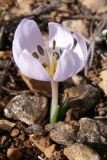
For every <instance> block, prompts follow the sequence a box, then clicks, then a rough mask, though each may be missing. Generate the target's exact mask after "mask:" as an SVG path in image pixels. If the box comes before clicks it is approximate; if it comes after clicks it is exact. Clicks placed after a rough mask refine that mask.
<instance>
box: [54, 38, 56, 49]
mask: <svg viewBox="0 0 107 160" xmlns="http://www.w3.org/2000/svg"><path fill="white" fill-rule="evenodd" d="M55 47H56V41H55V40H53V50H54V49H55Z"/></svg>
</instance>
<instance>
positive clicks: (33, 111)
mask: <svg viewBox="0 0 107 160" xmlns="http://www.w3.org/2000/svg"><path fill="white" fill-rule="evenodd" d="M47 110H48V101H47V98H46V97H45V96H42V95H39V94H34V95H32V94H30V93H25V94H21V95H18V96H16V97H14V98H13V99H12V100H11V101H10V102H9V103H8V104H7V106H6V108H5V109H4V114H5V116H6V117H8V118H12V119H14V120H20V121H22V122H25V123H26V124H28V125H30V124H35V123H40V122H41V121H42V120H43V118H44V117H45V116H46V113H47Z"/></svg>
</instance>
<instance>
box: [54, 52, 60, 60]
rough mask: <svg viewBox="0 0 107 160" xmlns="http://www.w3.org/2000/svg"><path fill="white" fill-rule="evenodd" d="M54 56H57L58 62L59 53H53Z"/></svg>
mask: <svg viewBox="0 0 107 160" xmlns="http://www.w3.org/2000/svg"><path fill="white" fill-rule="evenodd" d="M53 56H55V58H56V60H58V59H59V54H58V52H56V51H54V52H53Z"/></svg>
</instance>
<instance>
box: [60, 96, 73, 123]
mask: <svg viewBox="0 0 107 160" xmlns="http://www.w3.org/2000/svg"><path fill="white" fill-rule="evenodd" d="M69 104H70V98H67V99H66V100H65V101H64V103H63V105H62V106H61V107H60V111H59V114H58V120H63V119H64V117H65V113H66V111H67V109H68V106H69Z"/></svg>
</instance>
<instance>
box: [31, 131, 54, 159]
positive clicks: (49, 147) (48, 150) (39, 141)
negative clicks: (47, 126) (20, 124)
mask: <svg viewBox="0 0 107 160" xmlns="http://www.w3.org/2000/svg"><path fill="white" fill-rule="evenodd" d="M30 140H31V142H32V143H34V145H35V146H36V147H37V148H38V149H39V150H40V151H41V152H43V153H44V154H45V156H46V157H47V158H50V157H51V156H52V155H53V153H54V151H55V148H56V145H55V144H52V142H51V140H50V138H49V137H46V136H36V135H34V134H31V135H30Z"/></svg>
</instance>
